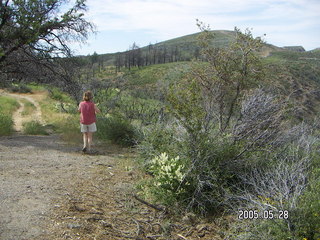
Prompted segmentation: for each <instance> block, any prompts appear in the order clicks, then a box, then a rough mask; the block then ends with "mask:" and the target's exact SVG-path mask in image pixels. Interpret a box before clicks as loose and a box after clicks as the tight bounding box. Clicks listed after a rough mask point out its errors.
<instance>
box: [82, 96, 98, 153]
mask: <svg viewBox="0 0 320 240" xmlns="http://www.w3.org/2000/svg"><path fill="white" fill-rule="evenodd" d="M92 99H93V95H92V93H91V92H90V91H87V92H85V93H84V94H83V101H82V102H81V103H80V104H79V108H78V111H79V112H80V126H81V132H82V133H83V148H82V152H84V153H85V152H87V151H89V152H90V151H91V146H92V135H93V133H94V132H96V131H97V126H96V113H100V110H99V109H98V108H97V106H96V105H95V104H94V103H93V101H92Z"/></svg>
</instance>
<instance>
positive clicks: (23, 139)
mask: <svg viewBox="0 0 320 240" xmlns="http://www.w3.org/2000/svg"><path fill="white" fill-rule="evenodd" d="M1 145H2V146H5V147H18V148H25V147H32V148H35V149H41V150H56V151H60V152H65V153H80V152H81V148H80V146H75V145H70V144H66V143H65V142H63V141H62V140H61V139H60V137H59V135H49V136H34V135H12V136H2V137H0V146H1ZM30 151H32V150H30Z"/></svg>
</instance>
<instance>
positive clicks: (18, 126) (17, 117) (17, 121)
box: [2, 92, 45, 132]
mask: <svg viewBox="0 0 320 240" xmlns="http://www.w3.org/2000/svg"><path fill="white" fill-rule="evenodd" d="M2 94H3V95H5V96H9V97H12V98H15V99H16V100H17V101H18V103H19V104H20V107H19V108H18V110H17V111H15V112H14V113H13V116H12V118H13V121H14V129H15V130H16V131H17V132H21V131H22V128H23V123H24V122H28V121H31V120H34V121H38V122H40V123H41V124H44V123H45V122H44V121H43V119H42V113H41V108H40V105H39V103H38V102H37V101H36V100H35V99H34V98H33V97H32V96H35V95H27V94H15V93H7V92H2ZM23 99H24V100H27V101H29V102H31V103H32V104H33V105H34V106H35V110H34V111H33V113H32V115H29V116H23V114H22V113H23V112H24V109H25V104H24V103H23V102H22V101H21V100H23Z"/></svg>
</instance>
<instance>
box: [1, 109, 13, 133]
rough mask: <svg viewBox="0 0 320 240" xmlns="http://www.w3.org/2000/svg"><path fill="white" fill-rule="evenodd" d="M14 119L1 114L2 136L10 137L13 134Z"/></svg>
mask: <svg viewBox="0 0 320 240" xmlns="http://www.w3.org/2000/svg"><path fill="white" fill-rule="evenodd" d="M13 124H14V123H13V120H12V117H11V116H9V115H6V114H3V113H1V112H0V136H4V135H10V134H11V133H12V132H13Z"/></svg>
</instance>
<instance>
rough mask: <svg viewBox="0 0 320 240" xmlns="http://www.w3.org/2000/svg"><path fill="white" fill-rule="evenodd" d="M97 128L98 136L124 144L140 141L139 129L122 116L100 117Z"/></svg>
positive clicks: (128, 144)
mask: <svg viewBox="0 0 320 240" xmlns="http://www.w3.org/2000/svg"><path fill="white" fill-rule="evenodd" d="M97 128H98V131H97V136H98V137H99V138H100V139H104V140H111V141H112V142H114V143H116V144H120V145H122V146H133V145H135V144H136V143H137V141H138V134H137V130H135V128H134V127H133V125H132V124H131V123H130V122H129V121H127V120H125V119H123V118H121V117H100V118H99V119H98V121H97Z"/></svg>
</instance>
